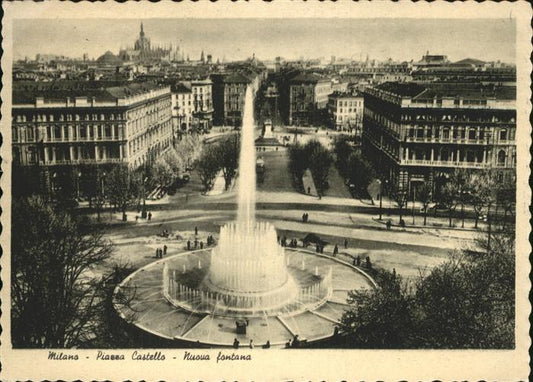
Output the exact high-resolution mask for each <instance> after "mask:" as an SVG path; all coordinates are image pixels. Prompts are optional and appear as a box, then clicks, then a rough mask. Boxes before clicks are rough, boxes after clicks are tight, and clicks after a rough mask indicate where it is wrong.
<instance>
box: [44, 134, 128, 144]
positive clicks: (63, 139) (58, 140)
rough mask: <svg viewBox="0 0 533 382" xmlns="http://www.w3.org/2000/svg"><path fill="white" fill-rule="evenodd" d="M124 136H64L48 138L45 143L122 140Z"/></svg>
mask: <svg viewBox="0 0 533 382" xmlns="http://www.w3.org/2000/svg"><path fill="white" fill-rule="evenodd" d="M122 140H124V138H123V137H122V135H119V136H118V137H117V136H115V137H111V136H108V137H78V138H73V137H64V138H46V139H44V141H43V142H44V143H79V142H105V141H122Z"/></svg>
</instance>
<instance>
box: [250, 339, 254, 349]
mask: <svg viewBox="0 0 533 382" xmlns="http://www.w3.org/2000/svg"><path fill="white" fill-rule="evenodd" d="M253 348H254V340H250V349H253Z"/></svg>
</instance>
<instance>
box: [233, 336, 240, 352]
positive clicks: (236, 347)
mask: <svg viewBox="0 0 533 382" xmlns="http://www.w3.org/2000/svg"><path fill="white" fill-rule="evenodd" d="M239 343H240V342H239V340H238V339H237V338H235V339H234V340H233V348H234V349H238V348H239Z"/></svg>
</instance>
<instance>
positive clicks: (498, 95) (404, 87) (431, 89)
mask: <svg viewBox="0 0 533 382" xmlns="http://www.w3.org/2000/svg"><path fill="white" fill-rule="evenodd" d="M376 88H377V89H379V90H383V91H386V92H389V93H392V94H395V95H397V96H400V97H406V98H412V99H416V100H422V99H433V98H464V99H488V98H492V99H497V100H507V101H509V100H515V99H516V87H515V86H494V85H482V84H479V83H473V84H465V83H449V82H443V83H432V84H427V85H426V84H425V85H423V86H422V85H418V84H415V83H400V82H385V83H383V84H381V85H378V86H376Z"/></svg>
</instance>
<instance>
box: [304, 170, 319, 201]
mask: <svg viewBox="0 0 533 382" xmlns="http://www.w3.org/2000/svg"><path fill="white" fill-rule="evenodd" d="M302 183H303V186H304V192H305V194H306V195H310V196H318V192H317V191H316V187H315V182H314V181H313V174H311V171H310V170H309V169H307V170H305V172H304V174H303V176H302Z"/></svg>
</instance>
